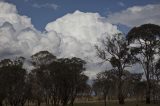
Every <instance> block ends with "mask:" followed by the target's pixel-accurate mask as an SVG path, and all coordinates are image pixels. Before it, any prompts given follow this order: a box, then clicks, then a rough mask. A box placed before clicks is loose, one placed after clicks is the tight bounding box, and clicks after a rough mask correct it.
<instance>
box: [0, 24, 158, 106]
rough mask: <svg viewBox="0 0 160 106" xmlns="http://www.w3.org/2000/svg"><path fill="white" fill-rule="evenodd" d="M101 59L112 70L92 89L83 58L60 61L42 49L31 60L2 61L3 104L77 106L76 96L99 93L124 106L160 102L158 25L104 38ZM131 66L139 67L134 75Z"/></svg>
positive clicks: (0, 90) (0, 100) (0, 93)
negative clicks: (128, 100)
mask: <svg viewBox="0 0 160 106" xmlns="http://www.w3.org/2000/svg"><path fill="white" fill-rule="evenodd" d="M95 48H96V51H97V56H98V57H99V58H100V59H102V61H103V62H109V63H110V64H111V66H112V68H111V69H109V68H108V67H107V69H106V70H105V71H103V72H100V73H98V74H97V76H96V79H94V81H93V84H92V86H90V85H89V84H88V83H87V81H88V76H86V75H85V74H84V71H85V70H86V69H85V64H86V62H85V61H84V60H82V59H80V58H77V57H72V58H57V57H56V56H54V55H53V54H52V53H50V52H48V51H40V52H38V53H36V54H34V55H32V56H31V59H30V60H29V61H27V62H28V63H30V64H31V65H32V66H33V68H32V69H31V70H30V71H27V70H26V69H25V68H24V67H23V65H24V63H25V62H26V59H25V58H24V57H17V58H15V59H3V60H1V61H0V106H2V105H4V104H6V105H7V104H10V105H11V106H24V104H26V102H28V104H29V103H35V105H36V106H40V105H41V103H46V105H52V106H58V105H63V106H66V105H67V104H70V105H73V104H74V101H75V99H76V98H77V96H87V95H90V96H92V95H91V94H93V93H94V94H95V95H96V96H99V97H103V100H104V103H105V106H106V102H107V101H106V100H107V98H108V99H117V100H118V101H119V104H124V103H125V99H126V98H129V97H132V98H136V99H137V101H138V98H142V99H143V98H145V99H146V103H147V104H150V103H151V100H153V102H154V103H156V102H157V100H159V99H160V58H159V55H160V26H158V25H154V24H144V25H141V26H139V27H134V28H132V29H131V30H130V31H129V33H128V34H127V35H126V36H125V35H123V34H122V33H119V34H116V35H113V36H110V37H106V38H105V39H102V40H101V42H100V46H99V45H96V46H95ZM133 65H139V66H141V70H140V69H137V70H138V72H137V73H135V72H132V70H133Z"/></svg>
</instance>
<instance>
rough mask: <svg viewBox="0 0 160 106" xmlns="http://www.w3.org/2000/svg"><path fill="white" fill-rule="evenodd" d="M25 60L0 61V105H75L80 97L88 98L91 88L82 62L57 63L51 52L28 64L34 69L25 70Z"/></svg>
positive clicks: (36, 57)
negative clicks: (27, 103)
mask: <svg viewBox="0 0 160 106" xmlns="http://www.w3.org/2000/svg"><path fill="white" fill-rule="evenodd" d="M24 61H25V58H24V57H18V58H16V59H12V60H11V59H4V60H1V61H0V105H1V106H2V105H3V102H5V103H6V104H8V103H9V104H10V105H11V106H24V104H25V103H26V101H28V102H32V103H35V105H36V106H40V104H41V103H42V102H43V103H44V102H45V103H46V105H49V104H52V105H54V106H58V105H59V104H62V105H63V106H65V105H67V104H68V103H70V104H71V105H73V103H74V100H75V98H76V96H77V95H78V94H80V95H85V94H87V93H88V92H87V89H88V91H89V89H90V86H89V85H88V84H87V80H88V76H86V75H84V73H83V72H84V71H85V67H84V65H85V64H86V62H85V61H84V60H82V59H80V58H76V57H73V58H60V59H57V58H56V57H55V56H54V55H53V54H51V53H49V52H48V51H40V52H38V53H36V54H34V55H32V56H31V61H29V62H30V63H31V64H32V65H33V66H34V68H33V69H32V70H31V71H30V72H27V71H26V70H25V69H24V68H23V64H24Z"/></svg>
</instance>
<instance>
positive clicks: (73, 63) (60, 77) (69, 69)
mask: <svg viewBox="0 0 160 106" xmlns="http://www.w3.org/2000/svg"><path fill="white" fill-rule="evenodd" d="M84 65H85V61H84V60H82V59H80V58H76V57H73V58H71V59H69V58H61V59H57V61H53V62H52V63H51V64H50V65H49V66H48V67H49V71H50V75H51V80H52V81H53V83H52V86H51V96H52V98H53V101H54V104H55V105H59V104H60V102H61V103H62V105H67V104H68V102H69V101H71V104H72V105H73V102H74V99H75V97H76V96H77V93H78V92H79V90H81V89H80V87H82V86H83V85H84V84H86V81H87V76H85V75H84V74H83V71H84V70H85V67H84Z"/></svg>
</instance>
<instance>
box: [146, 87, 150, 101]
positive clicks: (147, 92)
mask: <svg viewBox="0 0 160 106" xmlns="http://www.w3.org/2000/svg"><path fill="white" fill-rule="evenodd" d="M150 102H151V101H150V88H147V91H146V104H150Z"/></svg>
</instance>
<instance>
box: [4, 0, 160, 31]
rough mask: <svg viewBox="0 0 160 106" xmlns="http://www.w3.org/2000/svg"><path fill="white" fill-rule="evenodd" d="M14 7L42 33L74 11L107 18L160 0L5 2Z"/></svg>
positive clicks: (10, 0)
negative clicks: (50, 23)
mask: <svg viewBox="0 0 160 106" xmlns="http://www.w3.org/2000/svg"><path fill="white" fill-rule="evenodd" d="M6 1H7V2H9V3H13V4H15V5H16V7H17V9H18V12H19V14H21V15H27V16H29V17H31V19H32V23H33V24H34V26H35V27H36V28H37V29H38V30H41V31H43V30H44V28H45V26H46V24H47V23H49V22H51V21H54V20H56V19H57V18H60V17H62V16H64V15H65V14H67V13H73V12H74V11H76V10H80V11H82V12H94V13H95V12H97V13H99V14H100V15H101V16H104V17H107V16H108V15H109V14H113V13H116V12H120V11H122V10H126V9H127V8H129V7H132V6H145V5H148V4H159V3H160V0H6ZM119 26H120V29H121V30H123V31H124V32H127V31H128V30H129V28H127V27H126V26H123V25H120V24H119Z"/></svg>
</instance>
